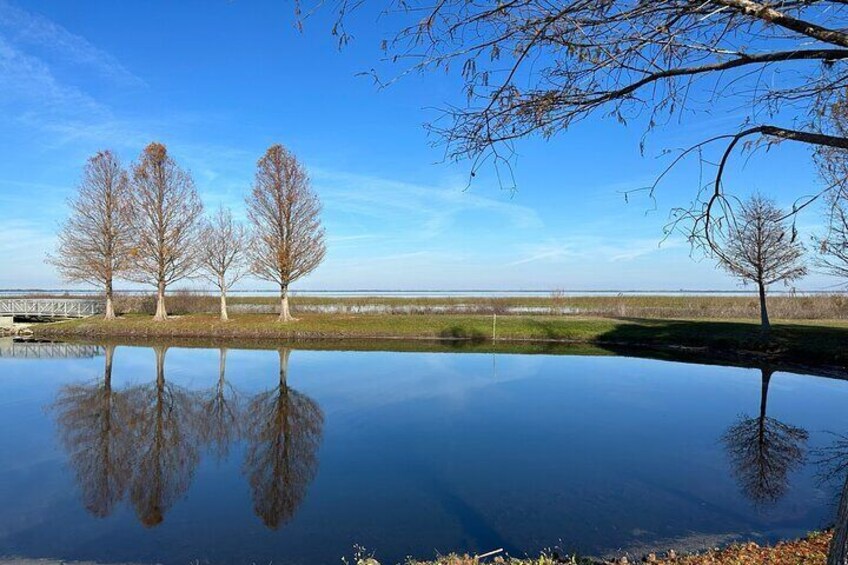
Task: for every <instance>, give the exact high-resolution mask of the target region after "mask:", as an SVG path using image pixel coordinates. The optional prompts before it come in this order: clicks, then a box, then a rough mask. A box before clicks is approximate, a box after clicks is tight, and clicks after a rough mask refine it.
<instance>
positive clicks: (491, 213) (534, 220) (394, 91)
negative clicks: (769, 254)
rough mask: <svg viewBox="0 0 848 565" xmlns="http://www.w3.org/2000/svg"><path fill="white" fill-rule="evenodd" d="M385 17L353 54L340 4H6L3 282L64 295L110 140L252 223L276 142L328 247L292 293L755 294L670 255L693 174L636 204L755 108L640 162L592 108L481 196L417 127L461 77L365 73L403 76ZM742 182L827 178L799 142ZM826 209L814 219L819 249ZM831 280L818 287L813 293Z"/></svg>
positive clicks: (358, 31)
mask: <svg viewBox="0 0 848 565" xmlns="http://www.w3.org/2000/svg"><path fill="white" fill-rule="evenodd" d="M387 25H390V24H389V23H387V22H385V21H383V20H377V19H376V18H374V17H373V14H365V13H363V14H360V15H359V16H358V17H357V18H356V19H355V20H354V21H353V22H352V26H351V30H352V31H353V34H354V40H353V42H352V43H351V44H350V45H349V46H347V47H346V48H345V49H343V50H341V51H339V50H338V49H337V45H336V42H335V39H334V38H333V37H332V36H331V34H330V31H329V30H330V14H329V13H320V12H319V13H318V14H317V15H316V16H315V17H313V18H311V19H309V20H308V21H307V22H306V26H305V28H304V30H303V31H302V32H299V31H297V30H296V29H295V26H294V17H293V4H292V3H290V2H281V1H278V0H272V1H268V2H259V1H250V2H248V1H246V0H204V1H193V2H180V3H171V2H164V1H162V2H160V1H152V2H137V3H136V2H134V3H130V2H120V3H115V2H106V1H102V2H93V1H87V0H80V1H77V2H44V1H32V2H23V1H17V2H11V1H7V0H0V146H2V147H3V152H2V155H0V210H3V212H2V215H0V218H2V219H0V222H2V230H0V234H2V238H1V239H0V288H10V287H42V288H43V287H51V288H55V287H59V286H67V285H65V284H64V283H62V282H61V281H60V280H59V279H58V277H57V275H56V273H55V272H54V271H53V269H52V268H51V267H50V266H48V265H45V264H44V262H43V258H44V255H45V253H46V252H47V251H48V250H50V249H51V248H52V247H53V245H54V234H55V232H56V228H57V225H58V224H59V222H60V221H61V220H62V218H63V217H64V215H65V211H66V208H65V200H66V199H67V198H68V197H69V196H70V195H71V194H72V193H73V189H74V185H75V183H76V182H77V181H78V179H79V175H80V172H81V168H82V165H83V163H84V162H85V159H86V158H87V157H88V156H89V155H91V154H92V153H94V152H95V151H97V150H99V149H102V148H111V149H113V150H114V151H116V152H117V153H118V154H119V155H120V156H121V157H122V159H123V160H124V161H125V163H127V164H129V163H130V162H132V160H134V159H135V157H136V156H137V155H138V153H139V152H140V151H141V149H142V147H143V146H144V145H145V144H147V143H148V142H150V141H153V140H157V141H161V142H164V143H166V144H167V145H168V146H169V148H170V150H171V152H172V154H173V155H174V156H175V158H176V159H177V160H178V161H179V162H180V163H181V164H182V165H183V166H185V167H186V168H188V169H190V170H191V172H192V173H193V175H194V178H195V181H196V184H197V186H198V189H199V191H200V193H201V196H202V198H203V200H204V202H205V204H206V205H207V207H208V208H209V209H212V208H215V207H217V206H218V205H222V204H223V205H226V206H230V207H232V208H233V210H234V212H235V214H236V215H237V216H238V217H243V216H244V206H243V197H244V194H246V193H247V191H248V190H249V187H250V184H251V181H252V178H253V173H254V168H255V163H256V160H257V159H258V158H259V157H260V156H261V155H262V153H263V152H264V150H265V148H267V146H269V145H270V144H272V143H278V142H279V143H282V144H284V145H286V146H287V147H289V148H290V149H291V150H293V151H294V152H295V153H296V154H297V155H298V156H299V157H300V158H301V159H302V160H303V161H304V163H305V164H306V165H307V167H308V168H309V170H310V172H311V175H312V179H313V185H314V187H315V190H316V191H317V192H318V194H319V196H320V198H321V199H322V201H323V203H324V213H323V220H324V224H325V227H326V230H327V243H328V255H327V259H326V261H325V262H324V264H323V265H322V266H321V267H319V268H318V270H317V271H315V273H313V274H312V275H311V276H309V277H308V278H306V279H303V280H302V281H300V282H299V283H298V284H297V285H296V286H295V288H296V289H297V288H299V289H314V290H317V289H325V290H326V289H458V290H460V289H501V290H503V289H551V288H565V289H585V290H590V289H596V290H597V289H636V290H639V289H641V290H646V289H667V290H674V289H684V288H685V289H695V288H697V289H705V288H709V289H735V288H738V285H737V283H736V282H735V281H733V280H732V279H730V278H728V277H727V276H726V275H725V274H723V273H722V272H720V271H717V270H716V269H715V268H714V265H713V263H712V262H710V261H708V260H702V261H693V260H692V259H691V258H690V250H689V247H688V244H687V243H686V242H685V241H684V240H683V239H682V238H679V237H674V238H671V239H669V240H667V241H665V242H664V243H663V244H662V245H660V241H661V239H662V227H663V225H664V224H665V223H666V221H667V218H668V212H669V210H670V209H671V208H672V207H674V206H683V205H686V204H687V203H688V202H689V201H690V200H691V199H692V197H693V196H694V193H695V190H696V188H697V181H698V171H697V166H696V164H695V163H694V162H693V163H684V164H683V165H682V166H680V167H677V168H676V169H675V170H674V171H673V174H672V175H670V177H669V178H668V179H667V181H666V182H664V184H663V185H662V186H661V187H660V190H659V192H658V194H657V201H656V204H654V203H653V202H651V201H650V200H648V199H647V198H644V197H641V198H640V197H636V198H631V199H630V202H629V203H625V201H624V198H623V196H622V194H621V192H622V191H625V190H628V189H633V188H638V187H641V186H644V185H646V184H648V183H650V182H651V181H652V180H653V179H654V178H655V176H656V175H657V174H658V173H659V172H660V171H661V170H662V169H663V168H664V167H665V166H666V165H667V164H668V159H669V157H667V156H666V157H663V156H661V155H662V151H663V150H664V149H672V150H673V149H677V148H680V147H685V146H686V145H688V144H691V143H693V142H695V141H698V140H700V139H702V138H704V137H706V136H709V135H712V134H716V133H722V132H726V131H728V130H729V129H730V130H732V129H733V128H735V127H736V126H737V125H738V124H739V123H740V122H741V121H742V119H743V118H744V116H743V115H742V114H740V113H739V112H737V111H735V110H734V109H733V108H730V107H728V108H719V107H716V108H714V109H713V111H712V112H711V113H708V114H701V115H696V116H693V117H692V118H691V119H688V121H686V122H685V123H683V124H678V123H677V122H676V121H674V122H673V123H671V124H669V125H667V126H664V127H662V128H660V129H658V130H656V131H655V132H653V133H652V134H650V136H649V137H648V139H647V149H646V153H645V156H644V157H643V156H642V155H641V154H640V152H639V141H640V139H641V136H642V133H643V128H642V125H641V124H639V123H638V121H637V122H635V123H633V124H630V125H628V126H622V125H620V124H618V123H616V122H615V121H613V120H605V119H603V118H602V117H601V116H596V117H592V118H590V119H588V120H586V121H584V122H582V123H580V124H578V125H576V126H574V127H572V128H571V129H570V130H569V131H568V132H565V133H563V134H561V135H559V136H558V137H556V138H554V139H552V140H549V141H545V140H541V139H529V140H525V141H522V142H520V143H519V144H518V146H517V149H518V152H519V156H518V158H517V161H516V163H515V176H516V181H517V184H518V190H517V191H515V192H511V191H508V190H503V189H502V188H501V187H500V186H499V184H498V183H497V181H496V179H495V178H494V176H493V174H492V171H490V170H487V171H484V172H483V174H482V175H480V176H479V177H478V178H477V179H476V180H475V182H474V184H473V185H472V186H471V188H470V189H468V190H466V179H467V173H468V166H469V165H468V163H444V162H442V161H443V160H442V153H443V150H442V149H440V148H437V147H436V148H434V147H432V146H431V144H430V142H431V141H432V139H431V138H428V136H427V134H426V132H425V130H424V128H423V127H422V124H423V123H424V122H426V121H428V120H432V119H433V118H435V117H437V115H438V114H437V112H436V111H435V110H433V109H432V108H434V107H438V106H442V105H444V104H447V103H461V102H462V98H461V92H460V84H459V80H458V77H457V76H454V75H451V74H448V75H445V74H441V73H439V74H431V75H411V76H407V77H405V78H403V79H402V80H400V81H398V82H396V83H395V84H394V85H392V86H391V87H389V88H387V89H378V88H376V87H375V85H374V84H373V82H372V81H371V80H370V79H369V78H367V77H363V76H357V75H358V74H359V73H361V72H363V71H368V70H369V69H371V68H374V67H378V69H379V70H380V72H381V73H383V74H384V75H386V76H391V75H392V74H396V73H398V72H400V71H402V68H401V67H392V66H391V65H387V64H382V65H381V64H380V62H379V59H380V56H381V51H380V49H379V46H380V40H381V39H382V37H383V34H384V33H385V30H382V29H380V28H381V27H384V26H387ZM743 164H744V167H743V166H742V165H743ZM730 175H731V176H728V179H729V182H730V183H731V185H733V187H734V190H735V191H736V192H737V193H739V194H745V193H747V192H751V191H755V190H756V191H760V192H763V193H765V194H768V195H770V196H772V197H774V198H775V199H776V200H777V201H778V202H779V203H780V204H782V205H790V204H791V203H792V201H794V200H795V198H796V197H797V196H799V195H802V194H807V193H810V192H813V191H814V190H815V188H816V186H817V183H818V182H819V181H818V179H817V177H816V175H815V171H814V169H813V167H812V165H811V163H810V159H809V153H808V151H807V150H806V149H805V148H803V147H797V146H791V145H790V144H783V145H781V146H779V147H777V148H774V149H772V150H771V151H770V152H769V153H768V154H765V153H758V154H755V155H754V156H753V157H752V158H751V159H750V160H747V162H746V158H745V156H738V157H737V158H736V159H735V160H734V164H733V166H732V168H731V170H730ZM654 208H655V209H654ZM818 212H819V210H811V211H810V212H807V213H805V214H804V215H803V216H802V217H801V218H800V220H799V228H800V229H801V233H802V237H804V238H805V241H806V240H808V239H809V236H810V234H811V233H813V232H814V231H815V230H817V229H820V226H819V224H820V218H819V215H818ZM836 282H837V281H834V280H833V279H829V278H827V277H824V276H821V275H811V276H809V277H808V278H807V279H805V280H804V281H802V282H801V283H800V284H799V285H798V287H799V288H803V289H810V290H813V289H817V290H818V289H829V288H832V287H833V285H834V284H835V283H836ZM196 284H197V283H186V284H183V285H178V286H183V287H186V286H192V285H196ZM244 285H245V286H247V287H250V288H264V287H267V286H268V285H267V284H263V283H259V282H257V281H246V282H245V283H244ZM119 286H121V287H124V288H127V287H137V285H131V284H129V283H124V284H122V285H119Z"/></svg>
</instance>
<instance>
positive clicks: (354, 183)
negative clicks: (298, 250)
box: [313, 169, 543, 239]
mask: <svg viewBox="0 0 848 565" xmlns="http://www.w3.org/2000/svg"><path fill="white" fill-rule="evenodd" d="M313 178H314V181H315V184H316V186H317V188H318V190H319V193H320V194H321V196H322V197H323V198H324V200H325V202H327V207H328V209H332V210H334V211H337V212H342V213H344V214H355V215H360V216H365V217H368V218H371V219H376V220H381V221H386V222H389V223H397V222H399V221H401V222H403V223H405V224H406V225H407V227H408V232H409V233H412V232H414V233H415V234H416V237H417V238H420V239H430V238H434V237H437V236H439V235H443V234H445V232H447V231H448V230H449V229H451V228H454V227H456V226H457V225H458V224H459V223H460V220H461V218H462V217H463V216H465V215H467V214H476V215H479V214H485V215H488V216H496V217H498V218H500V220H501V221H502V222H503V225H505V226H507V227H510V228H515V229H521V230H527V229H539V228H542V227H543V223H542V220H541V218H540V217H539V215H538V214H537V213H536V211H535V210H533V209H531V208H528V207H526V206H522V205H520V204H517V203H515V202H511V201H509V200H506V199H504V200H500V199H495V198H490V197H487V196H483V195H481V194H480V193H479V191H474V192H473V191H466V190H463V189H462V188H460V187H459V186H458V185H457V186H447V187H445V186H423V185H418V184H413V183H407V182H402V181H396V180H391V179H385V178H379V177H372V176H364V175H354V174H349V173H343V172H335V171H328V170H324V169H318V170H313Z"/></svg>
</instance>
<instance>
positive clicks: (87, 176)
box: [47, 151, 132, 320]
mask: <svg viewBox="0 0 848 565" xmlns="http://www.w3.org/2000/svg"><path fill="white" fill-rule="evenodd" d="M69 206H70V209H71V214H70V217H69V218H68V219H67V221H66V222H65V224H64V226H63V227H62V231H61V232H60V233H59V245H58V248H57V250H56V254H55V255H54V256H49V257H48V258H47V261H48V262H49V263H52V264H53V265H55V266H56V267H57V268H58V269H59V272H60V273H61V275H62V278H64V279H65V280H67V281H70V282H84V283H89V284H94V285H98V286H102V287H103V288H104V291H105V295H106V316H105V318H106V319H107V320H112V319H114V317H115V309H114V306H113V302H112V281H113V280H114V278H115V277H116V276H117V275H119V274H120V273H122V272H124V271H126V269H127V267H128V261H129V256H130V249H131V242H132V233H131V232H132V230H131V221H130V220H131V214H130V192H129V183H128V181H127V174H126V172H125V171H124V168H123V166H122V165H121V162H120V161H119V160H118V158H117V157H116V156H115V155H114V154H113V153H112V152H111V151H100V152H98V153H97V154H96V155H94V156H93V157H91V158H89V159H88V162H87V163H86V164H85V169H84V170H83V177H82V181H81V182H80V185H79V188H78V189H77V194H76V197H75V198H74V199H73V200H71V201H70V202H69Z"/></svg>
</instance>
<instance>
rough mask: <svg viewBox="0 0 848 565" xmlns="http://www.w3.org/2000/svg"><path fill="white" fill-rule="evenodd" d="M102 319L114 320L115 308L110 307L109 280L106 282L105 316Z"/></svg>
mask: <svg viewBox="0 0 848 565" xmlns="http://www.w3.org/2000/svg"><path fill="white" fill-rule="evenodd" d="M103 318H104V319H105V320H114V319H115V308H114V306H113V305H112V280H111V279H109V280H108V281H106V315H105V316H104V317H103Z"/></svg>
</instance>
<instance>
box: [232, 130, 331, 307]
mask: <svg viewBox="0 0 848 565" xmlns="http://www.w3.org/2000/svg"><path fill="white" fill-rule="evenodd" d="M320 212H321V203H320V202H319V201H318V197H317V196H316V195H315V193H314V192H313V191H312V189H311V187H310V182H309V176H308V174H307V172H306V169H305V168H304V166H303V165H302V164H301V163H300V161H298V160H297V158H296V157H295V156H294V155H293V154H292V153H290V152H289V151H288V150H286V149H285V148H284V147H283V146H282V145H273V146H271V147H269V148H268V150H267V151H266V152H265V155H264V156H263V157H262V158H261V159H260V160H259V162H258V164H257V168H256V179H255V181H254V184H253V190H252V191H251V194H250V196H249V197H248V199H247V213H248V217H249V218H250V221H251V223H252V226H253V241H252V244H251V247H250V259H251V272H252V273H253V274H254V275H256V276H257V277H259V278H261V279H264V280H267V281H271V282H275V283H277V284H279V285H280V298H281V312H280V319H281V320H283V321H288V320H289V319H291V316H290V314H289V309H288V289H289V285H291V283H293V282H294V281H296V280H298V279H299V278H301V277H303V276H305V275H308V274H309V273H311V272H312V271H314V270H315V268H316V267H318V265H319V264H320V263H321V261H322V260H323V259H324V254H325V253H326V247H325V245H324V229H323V228H322V227H321V218H320Z"/></svg>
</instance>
